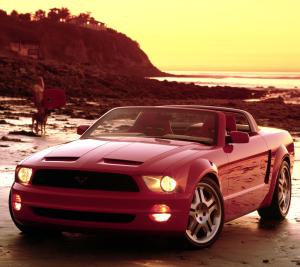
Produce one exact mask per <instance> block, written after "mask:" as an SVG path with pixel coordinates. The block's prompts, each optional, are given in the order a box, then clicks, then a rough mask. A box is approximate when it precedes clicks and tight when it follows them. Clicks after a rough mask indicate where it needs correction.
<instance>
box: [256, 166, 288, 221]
mask: <svg viewBox="0 0 300 267" xmlns="http://www.w3.org/2000/svg"><path fill="white" fill-rule="evenodd" d="M291 192H292V183H291V174H290V166H289V164H288V163H287V162H286V161H284V162H283V163H282V164H281V167H280V170H279V173H278V177H277V181H276V187H275V191H274V194H273V198H272V203H271V205H270V206H269V207H265V208H261V209H259V210H258V214H259V215H260V217H261V218H262V219H266V220H267V219H275V220H282V219H284V218H285V217H286V215H287V214H288V212H289V208H290V204H291Z"/></svg>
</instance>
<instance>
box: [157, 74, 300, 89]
mask: <svg viewBox="0 0 300 267" xmlns="http://www.w3.org/2000/svg"><path fill="white" fill-rule="evenodd" d="M165 72H167V73H170V74H174V75H177V77H172V76H169V77H168V76H167V77H153V78H155V79H157V80H161V81H162V80H168V81H177V82H184V83H195V84H197V85H203V86H210V87H212V86H232V87H246V88H264V89H272V88H278V89H297V90H300V72H220V71H165Z"/></svg>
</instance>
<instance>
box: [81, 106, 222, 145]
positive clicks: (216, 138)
mask: <svg viewBox="0 0 300 267" xmlns="http://www.w3.org/2000/svg"><path fill="white" fill-rule="evenodd" d="M122 109H126V110H128V109H138V110H141V111H142V110H145V109H149V110H151V109H153V110H158V109H159V110H174V111H182V112H188V113H191V112H193V113H200V112H201V113H202V114H203V113H207V114H212V115H214V116H215V119H214V121H215V134H214V135H215V136H214V137H213V142H212V143H211V144H208V143H206V142H204V141H201V140H195V138H191V139H188V138H186V139H185V138H184V139H183V138H178V139H176V138H170V137H166V138H164V137H163V136H146V135H145V136H144V135H135V136H131V135H128V136H126V135H120V136H119V137H120V139H121V138H122V139H123V138H126V137H131V138H132V137H137V138H154V139H155V138H156V139H157V138H159V139H166V140H174V141H186V142H195V143H201V144H204V145H207V146H216V145H218V143H219V131H220V129H219V116H218V113H220V112H218V111H215V110H207V109H191V108H186V107H182V108H181V107H180V108H179V107H167V106H126V107H117V108H113V109H111V110H109V111H108V112H106V113H105V114H103V115H102V116H101V117H100V118H99V119H98V120H96V121H95V122H94V124H93V125H92V126H91V127H89V128H88V130H87V131H85V132H84V134H83V135H82V136H81V137H80V139H101V138H106V139H107V138H110V137H111V138H113V139H115V138H116V137H118V135H114V136H113V135H111V136H110V135H109V134H108V135H103V136H101V137H99V138H98V137H95V136H91V133H92V132H93V131H94V130H95V129H97V127H98V126H99V125H100V124H101V123H102V122H103V121H104V120H105V119H106V118H107V116H109V115H110V113H111V112H114V111H116V110H122ZM186 137H188V136H186Z"/></svg>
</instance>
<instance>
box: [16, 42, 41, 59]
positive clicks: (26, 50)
mask: <svg viewBox="0 0 300 267" xmlns="http://www.w3.org/2000/svg"><path fill="white" fill-rule="evenodd" d="M10 50H11V51H12V52H15V53H17V54H18V55H20V56H24V57H30V58H34V59H39V58H40V46H39V45H38V44H29V43H28V44H26V43H24V44H23V43H21V42H18V43H10Z"/></svg>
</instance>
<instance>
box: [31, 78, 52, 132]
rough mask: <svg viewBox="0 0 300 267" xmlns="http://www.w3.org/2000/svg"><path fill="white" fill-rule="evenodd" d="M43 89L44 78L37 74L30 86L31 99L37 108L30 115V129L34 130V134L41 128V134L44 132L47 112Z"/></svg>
mask: <svg viewBox="0 0 300 267" xmlns="http://www.w3.org/2000/svg"><path fill="white" fill-rule="evenodd" d="M44 91H45V84H44V80H43V77H41V76H39V77H38V78H37V79H36V81H35V83H34V85H33V87H32V93H33V101H34V104H35V106H36V108H37V112H36V113H34V114H33V115H32V124H31V129H32V131H33V130H34V131H35V133H36V134H38V132H39V129H41V134H43V133H45V129H46V123H47V118H48V114H49V112H48V110H47V109H46V108H45V106H44Z"/></svg>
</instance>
